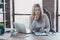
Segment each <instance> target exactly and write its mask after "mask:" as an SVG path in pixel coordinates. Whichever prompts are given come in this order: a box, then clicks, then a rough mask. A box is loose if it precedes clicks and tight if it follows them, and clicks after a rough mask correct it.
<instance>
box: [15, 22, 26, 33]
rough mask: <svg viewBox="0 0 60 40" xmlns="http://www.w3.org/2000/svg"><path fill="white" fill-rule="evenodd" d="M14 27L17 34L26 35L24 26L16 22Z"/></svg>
mask: <svg viewBox="0 0 60 40" xmlns="http://www.w3.org/2000/svg"><path fill="white" fill-rule="evenodd" d="M14 26H15V29H16V31H17V32H19V33H26V28H25V25H24V24H21V23H16V22H14Z"/></svg>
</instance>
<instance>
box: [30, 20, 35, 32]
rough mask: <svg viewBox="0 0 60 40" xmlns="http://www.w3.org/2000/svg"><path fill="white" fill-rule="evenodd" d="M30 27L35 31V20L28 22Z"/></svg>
mask: <svg viewBox="0 0 60 40" xmlns="http://www.w3.org/2000/svg"><path fill="white" fill-rule="evenodd" d="M30 29H31V31H32V32H33V31H35V20H33V22H32V23H31V24H30Z"/></svg>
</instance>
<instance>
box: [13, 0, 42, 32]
mask: <svg viewBox="0 0 60 40" xmlns="http://www.w3.org/2000/svg"><path fill="white" fill-rule="evenodd" d="M35 3H39V4H40V5H41V7H42V0H38V1H37V0H14V22H19V23H23V24H25V27H26V28H29V24H30V15H31V14H32V13H31V11H32V6H33V4H35ZM27 30H29V29H27ZM28 32H29V31H28Z"/></svg>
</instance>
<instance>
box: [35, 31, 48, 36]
mask: <svg viewBox="0 0 60 40" xmlns="http://www.w3.org/2000/svg"><path fill="white" fill-rule="evenodd" d="M34 34H35V35H36V36H48V33H41V32H34Z"/></svg>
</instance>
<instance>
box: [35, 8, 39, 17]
mask: <svg viewBox="0 0 60 40" xmlns="http://www.w3.org/2000/svg"><path fill="white" fill-rule="evenodd" d="M34 13H35V15H38V16H39V15H40V8H39V7H35V8H34Z"/></svg>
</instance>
